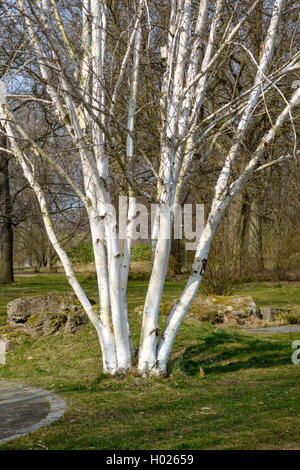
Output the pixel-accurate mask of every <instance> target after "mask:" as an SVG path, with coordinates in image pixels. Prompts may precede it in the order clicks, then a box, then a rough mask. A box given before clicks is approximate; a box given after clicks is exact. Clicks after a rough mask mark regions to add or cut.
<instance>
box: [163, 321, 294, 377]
mask: <svg viewBox="0 0 300 470" xmlns="http://www.w3.org/2000/svg"><path fill="white" fill-rule="evenodd" d="M285 364H291V349H290V347H286V343H284V342H283V341H282V339H280V338H276V339H270V338H264V339H262V338H257V337H253V336H250V335H246V334H244V333H241V332H239V331H226V330H218V331H213V332H211V333H210V334H208V336H206V337H205V338H203V341H201V343H199V344H197V345H194V346H190V347H188V348H186V349H185V351H184V352H183V354H182V355H180V356H179V357H176V358H174V359H173V360H171V361H170V364H169V372H170V373H172V372H173V371H175V369H178V367H179V368H180V369H181V370H182V371H183V372H184V373H185V374H187V375H190V376H194V375H197V374H199V369H200V367H202V368H203V369H204V370H205V373H206V374H215V373H228V372H235V371H238V370H242V369H254V368H258V369H259V368H269V367H274V366H281V365H285Z"/></svg>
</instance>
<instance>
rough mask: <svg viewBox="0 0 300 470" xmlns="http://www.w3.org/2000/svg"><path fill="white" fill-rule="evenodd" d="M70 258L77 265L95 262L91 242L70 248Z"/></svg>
mask: <svg viewBox="0 0 300 470" xmlns="http://www.w3.org/2000/svg"><path fill="white" fill-rule="evenodd" d="M68 256H69V257H70V258H71V261H72V262H73V263H75V264H85V263H92V262H93V261H94V252H93V245H92V244H91V243H90V242H83V243H79V244H78V245H76V246H73V248H70V250H69V251H68Z"/></svg>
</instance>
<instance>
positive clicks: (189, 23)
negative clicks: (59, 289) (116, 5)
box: [1, 0, 300, 376]
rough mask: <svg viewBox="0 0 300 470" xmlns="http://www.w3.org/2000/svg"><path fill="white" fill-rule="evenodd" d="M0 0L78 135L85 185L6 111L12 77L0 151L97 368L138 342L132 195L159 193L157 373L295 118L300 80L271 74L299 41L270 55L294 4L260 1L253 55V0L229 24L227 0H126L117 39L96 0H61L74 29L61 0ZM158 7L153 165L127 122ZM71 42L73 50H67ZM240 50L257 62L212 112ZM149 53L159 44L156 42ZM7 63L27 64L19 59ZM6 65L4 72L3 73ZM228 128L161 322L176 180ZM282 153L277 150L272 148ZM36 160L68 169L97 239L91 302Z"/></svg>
mask: <svg viewBox="0 0 300 470" xmlns="http://www.w3.org/2000/svg"><path fill="white" fill-rule="evenodd" d="M2 3H3V6H2V9H3V14H4V13H5V15H7V17H9V18H10V19H11V20H12V21H15V23H16V27H17V28H19V30H20V29H21V30H22V31H23V32H24V44H27V43H28V41H29V42H30V51H31V57H30V56H29V58H27V57H26V54H25V55H24V64H26V63H27V61H29V62H30V61H32V62H33V63H34V67H35V68H36V70H37V71H38V74H39V76H40V80H41V83H42V84H43V85H44V86H45V88H46V94H47V98H46V99H45V101H46V102H47V106H48V107H49V109H50V110H51V111H52V112H53V113H55V115H56V118H57V120H58V121H60V122H61V123H62V124H63V125H64V128H65V130H66V132H67V133H68V135H69V138H70V140H71V141H72V142H73V145H74V148H76V152H77V158H78V160H77V162H76V164H77V165H79V166H80V168H81V172H82V178H83V185H82V187H80V186H79V185H78V184H76V183H75V182H74V181H73V180H72V178H71V177H70V176H69V175H68V172H67V171H66V170H65V169H64V168H63V167H62V166H61V165H60V164H59V163H58V162H57V160H56V159H55V158H53V156H51V155H50V154H49V153H48V152H46V151H45V150H44V149H43V147H41V146H40V145H39V143H38V142H37V141H36V140H34V139H32V138H31V136H30V134H29V133H28V132H27V130H26V126H25V125H24V124H23V123H21V122H19V120H18V116H17V114H16V113H14V112H13V111H12V108H11V105H10V102H11V100H12V99H14V100H15V99H17V97H16V96H15V95H14V96H12V94H10V93H9V90H8V92H7V95H6V97H5V99H4V100H2V105H1V124H2V126H3V128H5V131H6V136H7V141H8V143H9V146H10V148H9V149H8V150H7V152H9V154H10V155H13V156H14V157H15V158H16V159H17V161H18V162H19V164H20V165H21V167H22V169H23V172H24V175H25V177H26V178H27V180H28V182H29V184H30V186H31V188H32V189H33V191H34V192H35V194H36V197H37V199H38V201H39V205H40V209H41V214H42V216H43V220H44V224H45V227H46V231H47V234H48V237H49V239H50V241H51V243H52V245H53V247H54V249H55V251H56V253H57V255H58V257H59V259H60V261H61V263H62V265H63V267H64V269H65V272H66V276H67V279H68V281H69V283H70V285H71V287H72V288H73V290H74V292H75V294H76V295H77V297H78V299H79V301H80V302H81V304H82V306H83V308H84V309H85V311H86V313H87V315H88V316H89V319H90V321H91V322H92V324H93V325H94V327H95V329H96V331H97V334H98V337H99V342H100V346H101V351H102V360H103V370H104V373H107V374H117V373H122V374H124V373H126V372H128V371H129V370H130V369H131V367H132V366H133V361H134V355H135V349H134V345H133V342H132V339H131V332H130V324H129V315H128V307H127V300H126V289H127V282H128V270H129V264H130V252H131V244H132V234H133V227H134V218H135V205H136V199H135V198H136V196H137V195H140V196H142V197H145V198H147V199H148V200H153V199H154V202H156V203H157V205H158V210H157V216H156V219H155V227H154V231H153V236H154V238H155V240H154V243H153V246H154V247H155V256H154V261H153V269H152V273H151V277H150V281H149V285H148V289H147V294H146V299H145V304H144V312H143V321H142V329H141V337H140V345H139V348H138V366H137V367H138V371H139V373H140V374H141V375H144V376H145V375H148V374H157V375H160V374H165V373H166V372H167V363H168V358H169V355H170V352H171V349H172V346H173V343H174V340H175V337H176V334H177V332H178V330H179V327H180V325H181V323H182V321H183V320H184V317H185V315H186V313H187V311H188V309H189V307H190V305H191V302H192V301H193V299H194V297H195V296H196V294H197V291H198V288H199V285H200V283H201V281H202V278H203V275H204V272H205V267H206V263H207V259H208V255H209V249H210V245H211V243H212V240H213V237H214V234H215V232H216V229H217V227H218V224H219V222H220V220H221V218H222V216H223V214H224V212H225V210H226V208H227V207H228V205H229V204H230V201H231V200H232V198H233V197H234V196H235V195H236V194H237V193H238V192H239V191H240V190H241V188H242V187H243V186H244V185H245V184H246V182H247V180H248V179H249V178H250V177H251V175H252V174H253V172H254V171H258V170H259V168H260V166H261V165H263V162H262V157H263V154H264V152H265V149H266V148H267V146H268V145H270V144H272V143H273V142H274V141H275V139H276V137H277V135H278V132H279V130H280V128H281V127H282V126H283V125H284V124H286V123H288V122H290V123H291V126H292V127H293V110H294V108H295V107H296V106H298V105H299V103H300V88H296V89H295V90H292V91H293V93H287V94H286V95H287V96H285V94H284V93H283V92H282V90H281V89H280V84H281V81H282V80H283V78H286V77H287V76H289V75H290V74H293V73H295V72H297V70H299V68H300V53H299V50H297V48H296V50H295V47H287V50H286V54H285V55H284V56H283V57H281V60H280V61H278V60H277V61H273V57H274V49H275V48H276V47H277V41H278V38H279V29H280V25H281V21H282V15H283V13H284V14H289V8H290V9H291V10H292V8H291V5H292V2H286V1H284V0H274V1H272V2H267V5H265V6H264V8H265V9H266V10H268V15H267V18H268V20H266V21H265V38H264V41H263V43H262V47H261V53H260V57H259V58H258V57H256V56H255V54H254V53H253V52H252V51H251V50H250V49H249V48H248V46H247V40H246V39H247V34H246V33H247V22H248V20H249V18H250V17H251V15H254V14H255V12H256V8H257V7H258V6H259V7H260V8H261V6H262V2H261V1H258V0H256V1H254V2H253V3H252V4H251V6H250V7H249V6H248V3H247V2H231V4H232V15H231V17H230V19H229V21H227V20H228V19H227V18H226V24H225V22H224V14H223V12H224V8H225V6H226V5H227V2H225V0H216V1H215V2H214V1H208V0H201V1H199V2H194V1H192V0H170V1H168V2H161V3H160V2H155V1H152V2H151V1H149V0H148V1H147V0H138V1H136V2H133V9H132V11H131V14H132V16H131V15H128V24H127V30H126V31H122V32H121V34H120V36H119V38H118V41H117V42H115V43H114V45H113V44H112V43H111V37H110V27H111V18H110V14H109V12H110V11H109V8H108V4H107V2H106V1H105V0H82V2H81V3H77V2H72V1H71V0H70V1H69V6H70V11H71V9H72V8H73V9H74V11H76V14H77V15H78V16H80V18H81V23H80V33H79V34H78V35H77V37H76V38H75V39H74V38H73V37H72V36H71V29H70V25H69V23H68V11H66V10H65V9H64V8H63V7H60V5H59V2H56V1H55V0H41V1H40V2H37V1H35V0H16V1H15V2H13V1H9V2H5V1H4V2H2ZM66 3H67V4H68V2H66ZM120 6H121V7H122V3H120ZM152 7H153V8H152ZM154 7H155V8H154ZM123 8H125V6H124V7H123ZM160 9H164V10H165V9H167V17H168V24H167V25H166V27H165V32H164V33H163V34H161V37H162V44H161V47H162V50H163V51H164V55H165V68H164V73H163V74H162V77H161V84H160V91H159V93H160V100H159V103H158V106H159V108H160V122H159V123H157V127H158V129H159V134H160V155H159V159H158V160H159V168H156V167H155V164H154V162H152V161H151V158H149V157H148V156H147V155H146V154H145V153H144V152H142V151H140V149H139V148H137V145H136V142H137V140H138V139H137V135H136V132H135V131H136V116H137V114H138V112H139V108H138V102H139V93H140V85H141V84H140V78H139V76H140V71H141V56H142V54H143V53H144V49H143V47H145V46H143V47H142V44H144V40H143V36H144V38H145V37H146V42H147V45H146V48H148V49H150V48H151V47H153V46H152V34H154V33H153V29H156V30H157V28H158V26H157V25H159V19H157V17H156V16H157V11H159V10H160ZM124 37H126V41H125V46H124V47H123V54H122V56H121V57H120V55H118V60H115V59H116V51H117V50H119V44H120V43H121V42H122V43H123V44H124ZM25 38H26V39H25ZM76 44H77V46H76ZM78 44H79V45H80V52H78V49H76V47H78ZM113 48H114V50H113ZM240 50H243V52H245V53H246V54H247V56H248V57H249V61H250V62H251V63H252V65H253V67H254V69H255V76H254V79H253V83H251V85H250V87H249V86H247V87H246V88H245V89H243V90H242V91H241V92H240V93H239V94H238V96H237V97H234V98H232V99H229V100H227V102H226V103H225V104H224V103H223V104H220V106H219V107H218V109H213V110H212V111H211V112H208V110H209V109H210V108H209V103H208V98H207V90H208V87H209V86H210V84H211V83H212V81H213V79H214V76H215V73H216V70H218V71H220V70H221V71H222V70H223V69H224V73H225V71H226V60H227V58H228V57H229V56H234V55H235V54H236V55H238V53H239V51H240ZM153 52H154V53H156V54H157V50H155V51H153ZM23 53H24V51H23ZM9 69H10V67H8V70H9ZM109 71H110V72H111V73H109ZM15 73H17V74H19V75H22V68H20V69H19V70H18V71H17V72H15ZM9 77H10V75H9V73H8V72H7V73H6V74H4V77H3V80H4V81H5V79H6V78H7V80H8V79H9ZM126 83H127V84H128V85H126ZM126 88H127V95H128V99H126V98H125V101H126V105H125V107H124V97H123V96H122V94H123V93H124V89H126ZM271 91H272V92H276V93H278V99H280V100H281V102H282V109H281V112H280V113H279V114H278V115H277V117H276V121H275V122H273V123H270V129H269V130H268V131H267V132H266V133H265V135H264V136H263V137H262V138H261V140H260V142H259V144H258V145H257V148H256V150H255V151H254V152H253V154H252V155H251V156H250V157H249V159H248V162H247V164H246V165H245V167H244V168H243V169H242V170H241V171H240V172H239V174H236V169H235V162H236V160H237V159H238V157H239V153H240V152H241V151H242V149H243V138H244V136H245V133H246V131H247V129H248V127H249V125H250V124H251V122H252V120H253V116H254V113H255V112H256V110H257V109H259V110H261V109H264V110H265V109H267V104H266V100H267V97H268V93H270V92H271ZM31 98H32V99H34V96H32V97H31ZM19 99H22V97H21V96H20V97H19ZM143 106H148V107H149V108H150V103H143ZM124 109H125V111H124ZM204 111H205V112H204ZM264 112H267V111H264ZM117 129H122V133H120V134H119V133H118V132H117ZM227 129H230V132H231V146H230V149H229V150H228V151H227V153H226V154H225V155H222V156H221V157H222V164H221V167H222V169H221V171H220V174H219V177H218V179H217V181H216V186H215V189H214V198H213V201H212V204H211V208H210V212H209V215H208V218H207V221H206V224H205V227H204V230H203V233H202V234H201V237H200V239H199V242H198V246H197V250H196V253H195V259H194V263H193V268H192V272H191V275H190V277H189V279H188V281H187V284H186V286H185V288H184V290H183V292H182V295H181V297H180V300H179V301H178V302H177V304H176V305H175V306H174V308H173V310H172V311H171V313H170V315H169V318H168V319H167V322H166V325H165V328H164V330H163V332H162V333H161V334H160V332H159V329H158V312H159V306H160V303H161V299H162V294H163V288H164V282H165V277H166V273H167V266H168V260H169V254H170V245H171V233H172V223H173V215H174V214H173V208H174V204H175V203H177V202H178V200H179V197H180V194H181V193H182V191H184V185H185V183H186V180H187V178H188V177H189V171H190V168H191V166H192V165H193V164H194V163H196V162H195V155H196V153H197V154H199V152H201V159H200V160H201V161H202V162H203V161H205V159H207V158H208V157H209V158H212V157H213V155H215V158H216V159H218V164H220V155H219V153H218V152H217V151H216V144H217V141H218V139H220V138H221V137H220V136H221V135H222V132H224V131H226V130H227ZM124 136H125V138H124ZM24 142H25V145H24ZM295 146H296V141H295ZM135 147H136V148H135ZM1 151H5V149H1ZM137 154H138V155H139V158H141V159H142V160H143V162H144V163H146V164H147V165H148V167H149V168H150V170H151V171H152V174H153V179H154V180H155V182H156V183H155V194H156V196H155V198H153V194H152V195H151V194H150V193H147V192H146V191H145V189H144V188H143V187H141V185H140V184H139V180H138V177H137V175H136V174H135V171H134V164H133V163H134V161H135V160H136V155H137ZM295 154H296V147H295ZM112 156H113V158H112ZM289 157H290V155H284V156H283V158H282V159H281V160H280V161H282V160H284V159H285V158H289ZM38 159H41V160H44V161H46V162H47V163H48V164H50V165H51V166H52V167H53V169H55V171H57V172H58V173H59V174H60V176H63V177H64V178H65V180H66V183H67V184H69V186H70V187H71V188H72V190H73V191H74V193H75V194H76V195H77V196H78V197H79V198H80V199H81V201H82V203H83V205H84V206H85V208H86V212H87V215H88V218H89V224H90V231H91V236H92V241H93V248H94V256H95V265H96V272H97V282H98V291H99V299H100V309H99V311H96V310H95V309H94V308H93V306H92V305H91V304H90V302H89V299H88V297H87V295H86V294H85V292H84V291H83V289H82V287H81V285H80V283H79V282H78V279H77V278H76V275H75V273H74V270H73V268H72V266H71V263H70V260H69V258H68V256H67V253H66V252H65V251H64V249H63V248H62V246H61V245H60V243H59V241H58V238H57V236H56V233H55V227H54V225H53V222H52V220H51V216H50V211H49V207H48V205H47V200H46V197H45V194H44V191H43V188H42V187H41V185H40V183H39V178H38V171H37V166H36V165H37V161H38ZM277 161H278V159H277ZM274 163H276V162H274ZM117 168H118V170H117ZM116 171H120V172H121V173H122V174H123V177H125V179H126V182H127V186H128V195H129V206H128V217H127V220H128V223H127V228H126V236H125V240H124V247H123V253H121V245H120V236H119V228H118V225H117V223H116V218H115V210H114V207H113V205H112V201H113V197H112V196H113V195H112V188H111V184H110V177H111V174H112V173H113V172H116ZM122 255H123V256H122Z"/></svg>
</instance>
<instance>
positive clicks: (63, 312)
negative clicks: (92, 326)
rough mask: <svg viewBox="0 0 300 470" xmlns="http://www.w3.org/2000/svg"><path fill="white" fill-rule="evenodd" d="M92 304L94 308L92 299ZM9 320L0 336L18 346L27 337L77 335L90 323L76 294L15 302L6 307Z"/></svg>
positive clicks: (38, 297)
mask: <svg viewBox="0 0 300 470" xmlns="http://www.w3.org/2000/svg"><path fill="white" fill-rule="evenodd" d="M90 302H91V303H92V304H95V302H94V301H93V300H91V299H90ZM7 317H8V319H7V325H6V326H5V327H4V328H1V331H0V336H3V337H5V338H6V340H9V341H11V338H12V341H13V342H17V343H20V342H21V340H24V337H29V338H36V337H39V336H47V335H52V334H55V333H57V332H59V331H62V332H63V333H64V334H74V333H75V332H76V331H77V330H78V329H79V328H81V327H82V326H83V325H86V324H87V323H88V321H89V319H88V316H87V315H86V313H85V312H84V310H83V308H82V306H81V304H80V302H79V301H78V300H77V297H76V296H75V294H67V293H64V294H60V293H53V294H47V295H40V296H35V297H22V298H18V299H15V300H13V301H11V302H9V303H8V305H7ZM18 339H20V341H18Z"/></svg>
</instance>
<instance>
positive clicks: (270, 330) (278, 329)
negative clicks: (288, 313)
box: [243, 325, 300, 334]
mask: <svg viewBox="0 0 300 470" xmlns="http://www.w3.org/2000/svg"><path fill="white" fill-rule="evenodd" d="M243 331H245V332H246V333H264V334H279V333H300V326H299V325H284V326H267V327H266V328H243Z"/></svg>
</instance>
